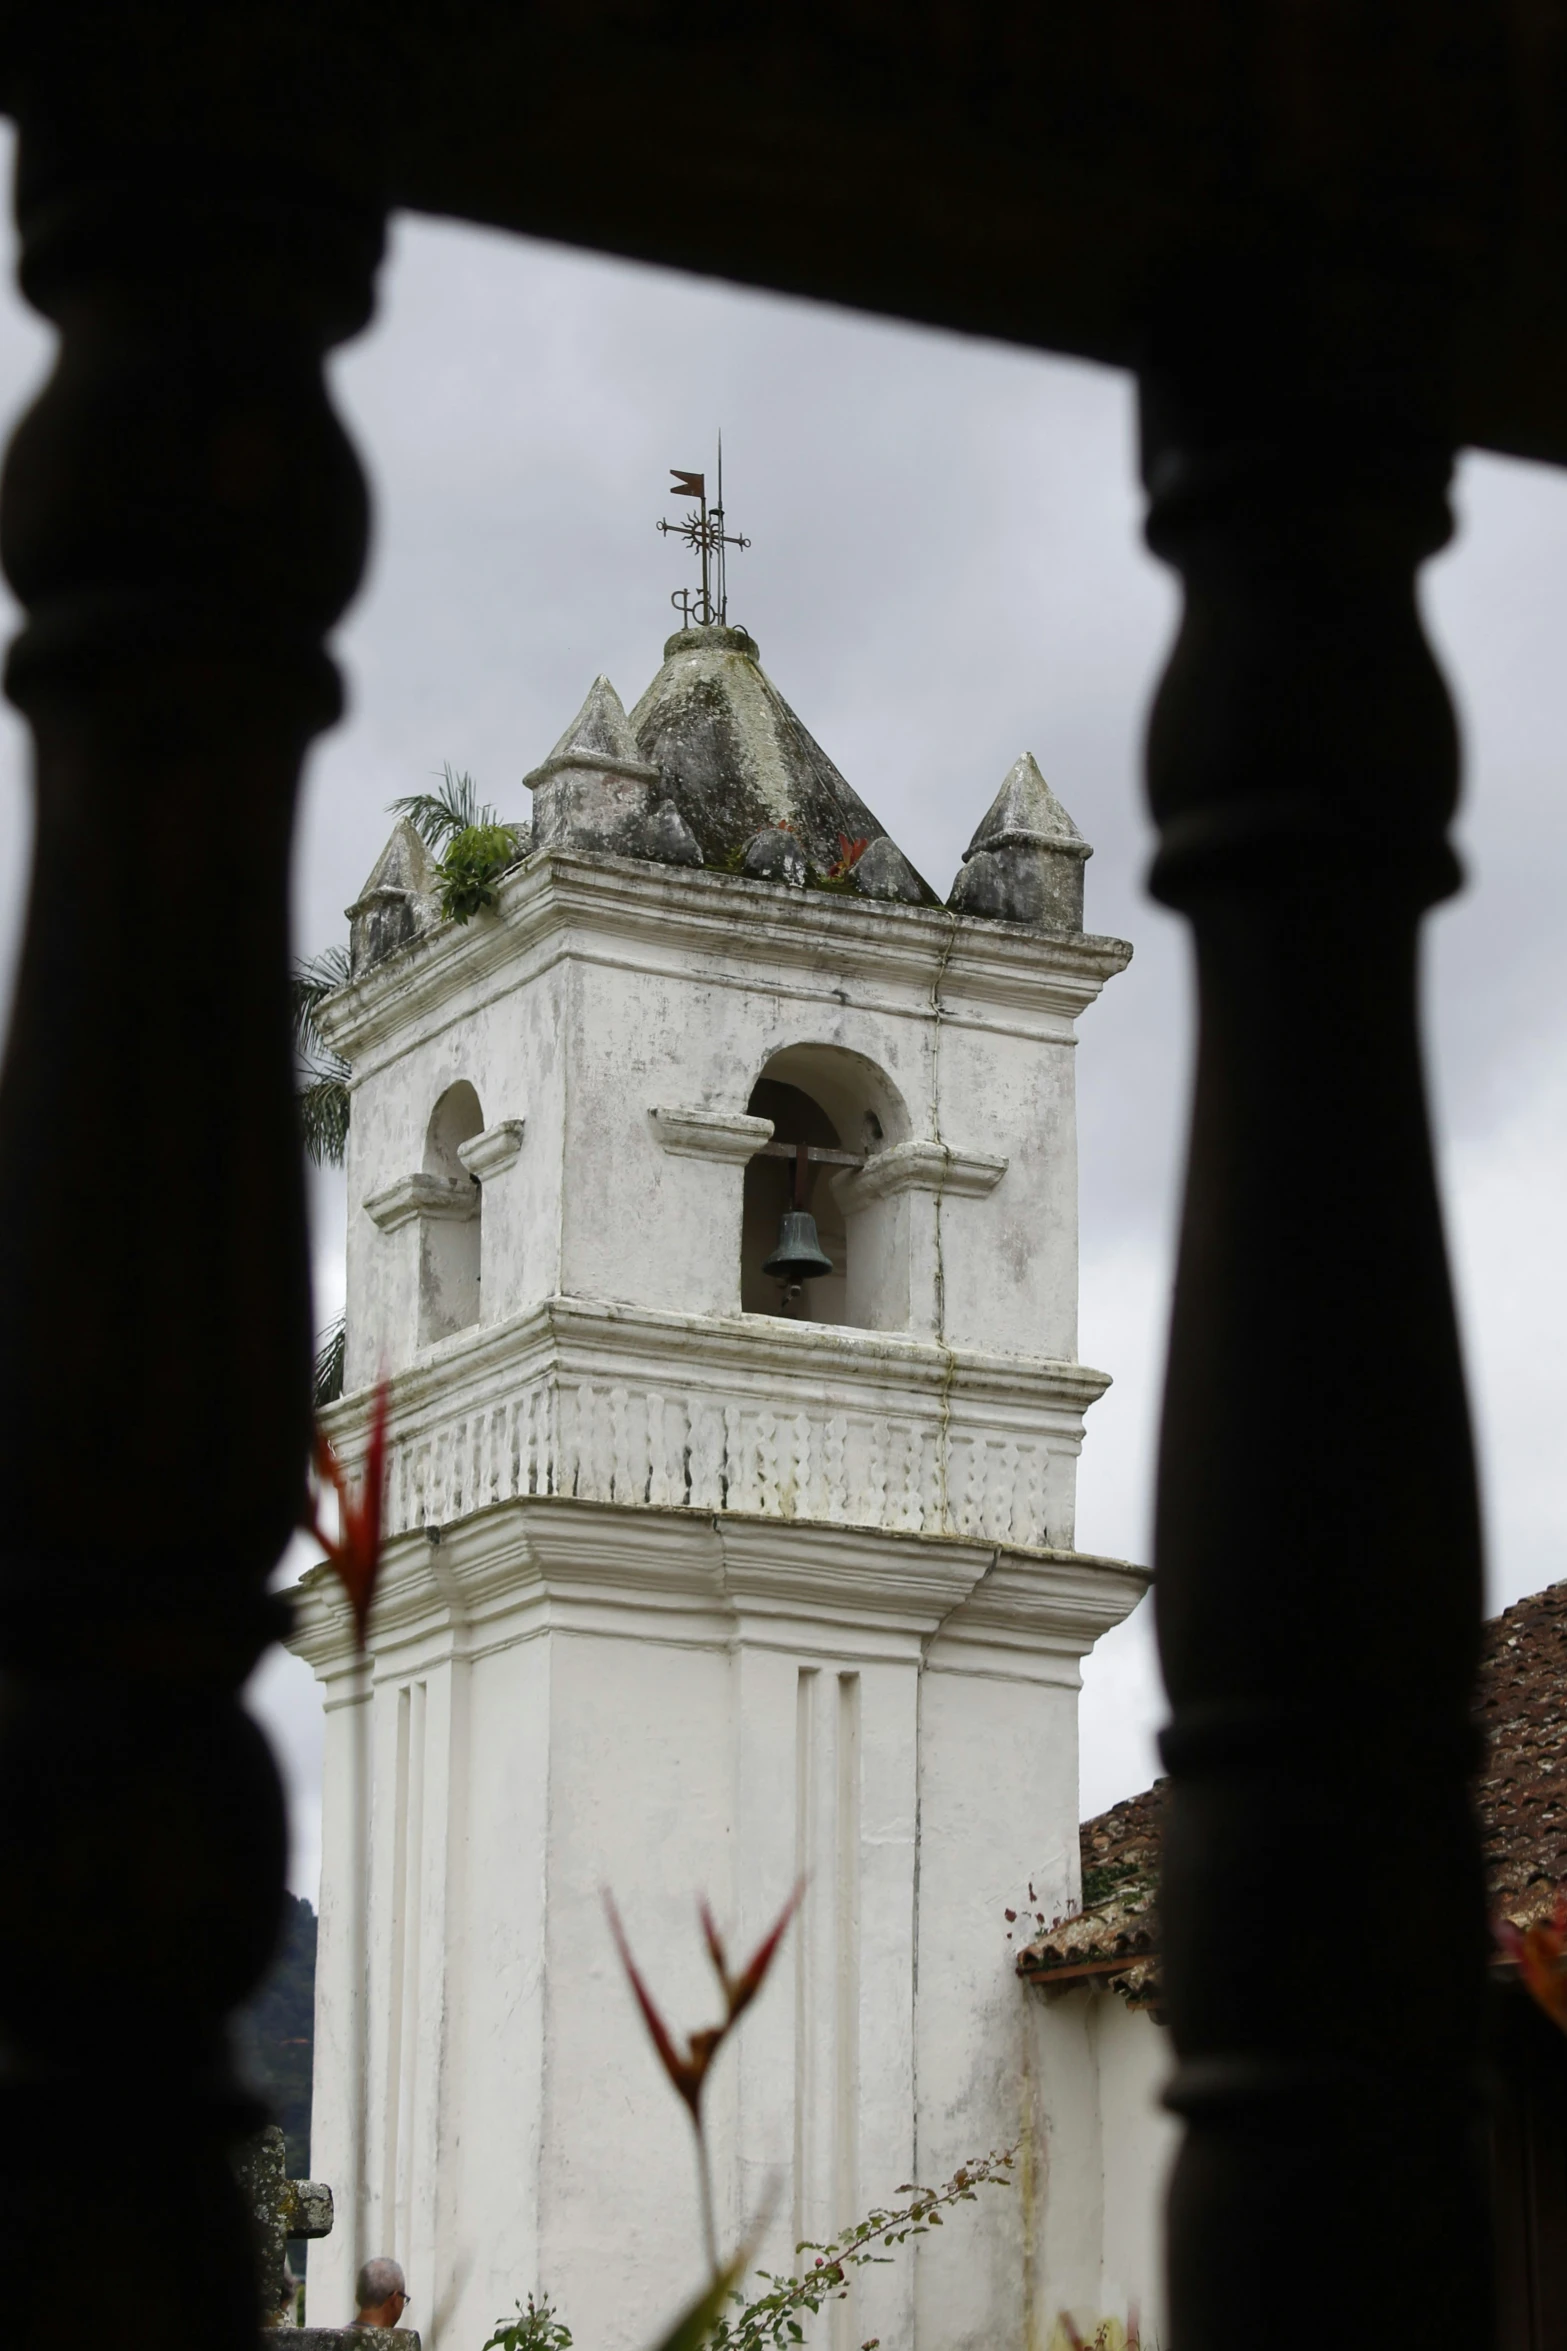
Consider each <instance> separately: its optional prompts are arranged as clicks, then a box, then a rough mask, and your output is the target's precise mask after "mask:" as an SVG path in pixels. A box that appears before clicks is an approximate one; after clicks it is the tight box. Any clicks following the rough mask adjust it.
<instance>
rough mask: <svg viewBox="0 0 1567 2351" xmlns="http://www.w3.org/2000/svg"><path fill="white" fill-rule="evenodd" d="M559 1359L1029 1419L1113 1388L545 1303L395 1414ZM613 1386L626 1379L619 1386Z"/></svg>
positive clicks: (765, 1326)
mask: <svg viewBox="0 0 1567 2351" xmlns="http://www.w3.org/2000/svg"><path fill="white" fill-rule="evenodd" d="M557 1357H559V1358H561V1359H563V1360H567V1361H569V1364H570V1368H572V1369H573V1370H576V1369H582V1368H594V1367H596V1366H597V1365H600V1364H602V1365H603V1366H604V1367H605V1369H606V1372H608V1370H609V1368H610V1367H611V1366H618V1365H625V1366H627V1367H636V1368H641V1369H645V1370H647V1371H648V1372H649V1373H650V1374H657V1373H660V1372H661V1373H662V1375H663V1378H664V1380H665V1381H666V1382H668V1381H670V1380H674V1381H675V1382H676V1383H677V1384H678V1383H680V1382H686V1381H690V1382H698V1383H701V1382H704V1381H705V1382H707V1383H708V1384H714V1385H716V1384H721V1383H723V1382H724V1381H725V1380H726V1379H727V1378H728V1377H729V1376H731V1375H737V1376H740V1377H743V1378H746V1379H747V1380H748V1381H751V1382H756V1383H761V1384H762V1385H764V1386H765V1385H767V1384H769V1383H770V1382H772V1381H773V1380H774V1379H775V1378H778V1377H782V1378H785V1379H808V1380H810V1381H812V1382H814V1383H816V1384H818V1385H819V1386H821V1387H822V1388H823V1389H824V1391H828V1390H834V1391H835V1390H837V1389H838V1388H839V1386H840V1383H842V1384H844V1391H845V1392H848V1391H849V1390H851V1389H852V1390H864V1389H870V1390H873V1391H874V1390H878V1389H888V1388H905V1387H906V1388H910V1389H913V1390H915V1391H916V1392H918V1391H928V1392H930V1393H931V1394H933V1395H937V1396H942V1395H945V1396H947V1397H948V1398H949V1399H953V1398H961V1399H963V1400H972V1401H973V1402H974V1403H975V1404H981V1403H983V1404H987V1405H990V1404H994V1405H997V1406H1007V1405H1014V1404H1015V1405H1017V1406H1019V1407H1023V1408H1031V1409H1037V1408H1039V1407H1040V1406H1042V1405H1049V1404H1059V1405H1060V1406H1062V1407H1063V1408H1065V1409H1067V1410H1070V1411H1074V1412H1078V1413H1081V1412H1083V1411H1086V1410H1087V1408H1088V1407H1089V1405H1091V1404H1093V1403H1094V1402H1095V1401H1096V1400H1097V1399H1098V1398H1099V1397H1100V1396H1102V1395H1103V1394H1104V1392H1105V1390H1106V1389H1107V1388H1108V1387H1109V1386H1110V1375H1109V1373H1108V1372H1103V1371H1096V1370H1094V1369H1093V1368H1092V1367H1091V1366H1090V1365H1088V1364H1086V1363H1068V1362H1064V1361H1061V1360H1058V1359H1056V1358H1052V1357H1047V1356H1037V1355H1000V1354H990V1353H984V1352H981V1351H980V1350H979V1349H977V1348H971V1347H946V1346H943V1345H942V1344H941V1343H940V1342H939V1341H937V1340H934V1339H926V1338H919V1337H916V1336H915V1335H914V1334H913V1333H911V1332H908V1331H865V1330H857V1329H855V1328H853V1327H851V1326H849V1325H847V1324H842V1323H806V1322H795V1321H793V1320H790V1319H789V1318H787V1317H785V1316H783V1315H771V1314H745V1315H697V1314H680V1313H676V1312H675V1311H673V1310H672V1309H669V1308H663V1307H652V1306H630V1305H620V1304H617V1303H615V1302H614V1301H612V1300H604V1299H594V1298H570V1297H564V1296H557V1297H554V1298H546V1299H544V1300H543V1301H542V1302H541V1303H540V1304H538V1305H536V1306H531V1307H529V1308H527V1309H526V1310H525V1311H524V1312H523V1313H521V1314H518V1315H513V1316H511V1317H510V1318H508V1319H507V1320H506V1321H504V1322H496V1323H479V1324H476V1325H473V1326H471V1327H469V1328H468V1329H466V1330H462V1331H459V1332H457V1333H456V1334H455V1335H454V1336H453V1337H451V1338H449V1339H444V1340H442V1341H440V1342H439V1343H438V1344H436V1345H435V1346H433V1347H431V1348H429V1349H428V1350H427V1351H426V1352H425V1353H424V1355H423V1356H422V1358H421V1360H420V1361H419V1362H418V1363H417V1364H414V1365H412V1366H410V1367H409V1368H408V1369H407V1370H405V1371H401V1372H399V1373H397V1375H396V1376H395V1378H394V1379H393V1381H392V1387H391V1394H392V1409H393V1412H394V1414H395V1415H396V1416H397V1417H398V1418H399V1419H403V1418H405V1417H412V1418H415V1419H417V1418H418V1417H419V1416H420V1415H422V1414H423V1413H425V1412H426V1411H428V1410H430V1409H432V1408H433V1409H434V1410H435V1411H436V1412H438V1413H442V1414H444V1413H446V1412H448V1411H450V1410H456V1411H465V1410H469V1409H472V1408H473V1407H474V1406H476V1405H479V1404H481V1403H482V1402H484V1400H485V1399H486V1398H487V1397H489V1396H490V1395H491V1394H492V1393H493V1391H494V1388H495V1384H496V1381H497V1378H498V1376H499V1375H500V1374H501V1373H503V1372H504V1371H505V1370H507V1369H516V1370H518V1371H520V1372H521V1373H523V1374H524V1375H526V1374H528V1373H530V1372H532V1371H534V1370H536V1369H538V1368H541V1367H542V1366H543V1365H544V1364H545V1363H547V1362H550V1361H552V1360H554V1359H556V1358H557ZM619 1376H623V1374H622V1375H619ZM373 1401H374V1389H373V1387H364V1388H360V1389H358V1390H356V1391H355V1392H354V1393H352V1394H350V1395H348V1396H345V1397H344V1398H343V1399H342V1400H341V1401H340V1402H339V1403H337V1404H334V1405H332V1406H331V1407H330V1408H329V1410H328V1412H327V1414H326V1415H325V1421H326V1426H327V1427H328V1429H329V1430H330V1431H331V1432H332V1433H333V1440H334V1442H336V1441H337V1438H338V1436H339V1435H341V1436H342V1437H343V1439H344V1440H345V1441H347V1440H350V1439H351V1437H352V1435H353V1433H354V1431H355V1430H356V1429H358V1428H359V1426H360V1425H361V1423H363V1424H364V1426H366V1427H368V1419H369V1413H370V1409H371V1406H372V1403H373Z"/></svg>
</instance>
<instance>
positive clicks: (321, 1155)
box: [289, 947, 353, 1167]
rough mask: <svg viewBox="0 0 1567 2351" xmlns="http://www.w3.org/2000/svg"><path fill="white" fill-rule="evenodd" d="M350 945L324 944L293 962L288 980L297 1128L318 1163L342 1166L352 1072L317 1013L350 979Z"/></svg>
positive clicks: (321, 1165)
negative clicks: (317, 951)
mask: <svg viewBox="0 0 1567 2351" xmlns="http://www.w3.org/2000/svg"><path fill="white" fill-rule="evenodd" d="M348 977H349V968H348V949H347V948H346V947H327V948H325V949H324V950H323V951H322V953H321V954H319V955H310V956H307V957H305V959H304V960H303V961H302V962H299V963H296V964H295V966H294V970H293V976H292V978H291V980H290V983H289V991H290V1000H291V1008H292V1011H293V1018H294V1061H295V1068H294V1075H295V1082H296V1084H297V1086H298V1089H299V1127H300V1133H301V1135H302V1136H303V1138H304V1145H305V1149H306V1151H307V1152H308V1153H309V1155H310V1157H311V1158H312V1159H313V1160H314V1161H315V1163H316V1165H317V1167H341V1166H342V1164H343V1159H344V1156H345V1154H346V1152H347V1150H348V1081H349V1079H350V1077H351V1076H352V1075H353V1071H352V1069H351V1067H350V1065H349V1063H348V1062H346V1061H345V1060H344V1059H343V1057H342V1055H341V1054H340V1053H334V1052H333V1051H332V1048H331V1046H330V1045H328V1043H327V1041H326V1039H325V1038H324V1037H323V1036H322V1034H321V1030H320V1027H319V1025H318V1015H319V1013H320V1010H321V1007H322V1005H323V1004H324V1003H325V1001H326V999H327V997H328V996H331V995H333V994H335V992H336V991H337V989H339V988H341V987H345V986H346V985H347V983H348Z"/></svg>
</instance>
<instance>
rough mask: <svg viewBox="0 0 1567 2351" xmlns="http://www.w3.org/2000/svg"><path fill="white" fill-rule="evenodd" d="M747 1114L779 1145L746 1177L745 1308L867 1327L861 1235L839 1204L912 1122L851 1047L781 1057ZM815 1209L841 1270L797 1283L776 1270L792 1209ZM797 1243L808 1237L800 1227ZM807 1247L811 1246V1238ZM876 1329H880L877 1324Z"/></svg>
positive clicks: (795, 1049)
mask: <svg viewBox="0 0 1567 2351" xmlns="http://www.w3.org/2000/svg"><path fill="white" fill-rule="evenodd" d="M746 1108H747V1110H748V1112H749V1113H750V1115H751V1116H752V1117H753V1118H770V1119H771V1120H772V1122H773V1136H772V1142H771V1144H770V1145H769V1146H768V1148H767V1149H766V1150H764V1151H760V1152H758V1153H757V1154H756V1156H755V1157H754V1158H753V1159H751V1160H750V1161H749V1162H748V1164H747V1166H746V1171H745V1201H744V1213H743V1218H742V1224H741V1239H740V1303H741V1308H742V1311H743V1312H745V1313H746V1314H781V1315H785V1316H787V1317H788V1318H789V1319H790V1320H792V1321H796V1322H826V1323H842V1324H850V1325H861V1324H866V1322H867V1317H866V1307H865V1301H864V1299H863V1297H862V1294H861V1293H862V1291H863V1284H862V1283H859V1282H857V1281H856V1280H855V1279H854V1278H853V1277H852V1275H851V1268H850V1258H851V1252H852V1251H853V1249H854V1246H855V1240H854V1233H853V1229H852V1228H853V1226H854V1224H855V1223H856V1222H857V1221H858V1220H857V1219H855V1218H852V1217H846V1216H845V1214H844V1210H843V1206H842V1203H841V1200H840V1198H839V1193H838V1182H839V1179H841V1178H842V1177H843V1176H844V1175H845V1174H846V1173H848V1172H850V1171H851V1170H852V1169H853V1168H855V1167H856V1166H859V1165H861V1164H862V1163H863V1162H864V1160H865V1159H867V1158H869V1157H872V1156H874V1155H875V1153H877V1152H878V1151H881V1150H884V1149H885V1148H886V1147H887V1145H888V1144H890V1143H894V1142H900V1141H902V1139H903V1137H904V1136H905V1135H906V1134H907V1132H908V1118H907V1114H906V1113H905V1111H904V1108H903V1104H902V1102H901V1100H900V1099H899V1097H898V1096H897V1094H896V1093H895V1091H894V1090H893V1088H892V1087H891V1086H889V1085H888V1083H887V1081H886V1079H885V1078H884V1077H883V1076H882V1074H881V1072H880V1071H879V1070H878V1069H876V1068H875V1067H874V1065H873V1064H872V1063H870V1062H868V1061H866V1060H865V1059H864V1058H863V1057H862V1056H861V1055H860V1054H858V1053H849V1052H845V1051H844V1050H843V1048H842V1047H841V1046H832V1045H791V1046H787V1047H786V1048H785V1049H784V1050H783V1051H782V1052H781V1053H775V1054H774V1055H773V1057H772V1058H771V1060H770V1061H769V1062H768V1063H767V1065H766V1067H765V1068H764V1069H763V1071H762V1074H761V1076H760V1077H759V1078H758V1079H757V1081H756V1084H755V1085H754V1086H753V1088H752V1090H751V1098H750V1100H749V1102H748V1103H747V1104H746ZM800 1209H803V1210H805V1211H806V1212H807V1213H808V1214H809V1216H810V1217H811V1219H812V1220H813V1222H814V1225H815V1233H816V1240H817V1242H818V1243H819V1245H820V1248H821V1251H822V1253H823V1254H824V1255H825V1256H826V1257H827V1258H829V1259H830V1260H831V1267H832V1270H831V1271H830V1272H824V1273H820V1274H817V1275H815V1276H814V1277H806V1278H789V1277H788V1276H787V1275H780V1274H779V1273H778V1272H777V1271H773V1272H769V1271H768V1270H767V1267H768V1264H769V1261H770V1260H772V1261H775V1262H776V1260H777V1258H778V1255H779V1250H780V1242H781V1240H783V1239H784V1238H785V1237H786V1236H785V1232H784V1220H785V1218H786V1216H787V1215H788V1214H789V1212H790V1211H791V1210H800ZM795 1237H796V1239H797V1240H798V1239H800V1238H801V1232H800V1228H796V1232H795ZM805 1238H806V1239H807V1241H808V1238H809V1236H808V1235H806V1236H805ZM868 1327H878V1325H877V1323H876V1322H875V1321H874V1320H872V1321H871V1322H870V1323H869V1325H868Z"/></svg>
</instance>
